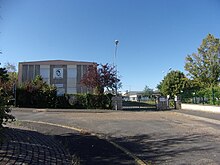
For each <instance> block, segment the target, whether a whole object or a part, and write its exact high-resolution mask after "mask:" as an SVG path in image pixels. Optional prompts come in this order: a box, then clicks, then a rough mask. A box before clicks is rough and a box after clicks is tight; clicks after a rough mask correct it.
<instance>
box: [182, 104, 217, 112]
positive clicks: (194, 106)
mask: <svg viewBox="0 0 220 165" xmlns="http://www.w3.org/2000/svg"><path fill="white" fill-rule="evenodd" d="M181 109H187V110H199V111H208V112H215V113H220V107H219V106H210V105H198V104H181Z"/></svg>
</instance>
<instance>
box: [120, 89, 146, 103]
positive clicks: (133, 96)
mask: <svg viewBox="0 0 220 165" xmlns="http://www.w3.org/2000/svg"><path fill="white" fill-rule="evenodd" d="M143 94H144V92H142V91H129V92H128V91H127V92H126V93H123V94H122V96H123V99H124V100H125V101H140V99H142V98H143Z"/></svg>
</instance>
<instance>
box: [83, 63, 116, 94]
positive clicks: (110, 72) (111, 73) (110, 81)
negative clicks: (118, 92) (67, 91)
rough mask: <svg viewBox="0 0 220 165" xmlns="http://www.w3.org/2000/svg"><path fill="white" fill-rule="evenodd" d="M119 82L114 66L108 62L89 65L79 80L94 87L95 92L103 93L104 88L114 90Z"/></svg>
mask: <svg viewBox="0 0 220 165" xmlns="http://www.w3.org/2000/svg"><path fill="white" fill-rule="evenodd" d="M119 82H120V79H118V78H117V74H116V70H115V68H114V67H112V66H110V65H109V64H104V65H102V64H100V65H98V64H94V65H91V66H89V67H88V70H87V72H86V73H85V74H84V75H83V77H82V80H81V84H82V85H84V86H86V87H87V88H90V89H95V93H96V94H103V93H104V90H105V89H106V90H108V91H111V90H112V91H115V89H116V87H118V84H120V83H119Z"/></svg>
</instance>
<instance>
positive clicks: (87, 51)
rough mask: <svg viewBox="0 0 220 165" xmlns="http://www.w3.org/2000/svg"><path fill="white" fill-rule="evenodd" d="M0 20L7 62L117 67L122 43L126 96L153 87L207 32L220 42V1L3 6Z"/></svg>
mask: <svg viewBox="0 0 220 165" xmlns="http://www.w3.org/2000/svg"><path fill="white" fill-rule="evenodd" d="M0 16H1V19H0V51H1V52H2V54H1V55H0V62H1V63H2V64H5V63H6V62H10V63H13V64H15V65H17V64H18V62H23V61H35V60H53V59H60V60H73V61H92V62H97V63H103V64H104V63H110V64H112V63H113V60H114V49H115V45H114V41H115V40H116V39H117V40H119V45H118V52H117V59H116V63H117V66H118V67H117V68H118V71H119V75H121V81H122V84H123V89H122V90H143V89H144V87H145V85H148V86H149V87H151V88H155V87H156V85H157V84H158V83H159V82H160V81H161V80H162V79H163V77H164V75H165V74H166V73H167V71H168V69H169V68H170V67H171V68H172V69H174V70H181V71H184V63H185V57H186V55H187V54H192V53H193V52H196V51H197V48H198V47H199V45H200V44H201V42H202V39H203V38H205V37H206V35H207V34H208V33H211V34H213V35H214V36H215V37H217V38H220V1H219V0H151V1H150V0H47V1H45V0H16V1H13V0H0ZM163 71H164V72H163Z"/></svg>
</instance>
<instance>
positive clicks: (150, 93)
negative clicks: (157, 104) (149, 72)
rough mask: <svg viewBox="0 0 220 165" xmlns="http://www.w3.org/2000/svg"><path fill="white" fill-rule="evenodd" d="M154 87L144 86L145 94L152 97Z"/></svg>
mask: <svg viewBox="0 0 220 165" xmlns="http://www.w3.org/2000/svg"><path fill="white" fill-rule="evenodd" d="M153 92H154V91H153V89H151V88H149V87H148V86H147V85H146V86H145V88H144V94H143V96H147V97H151V95H152V94H153Z"/></svg>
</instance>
